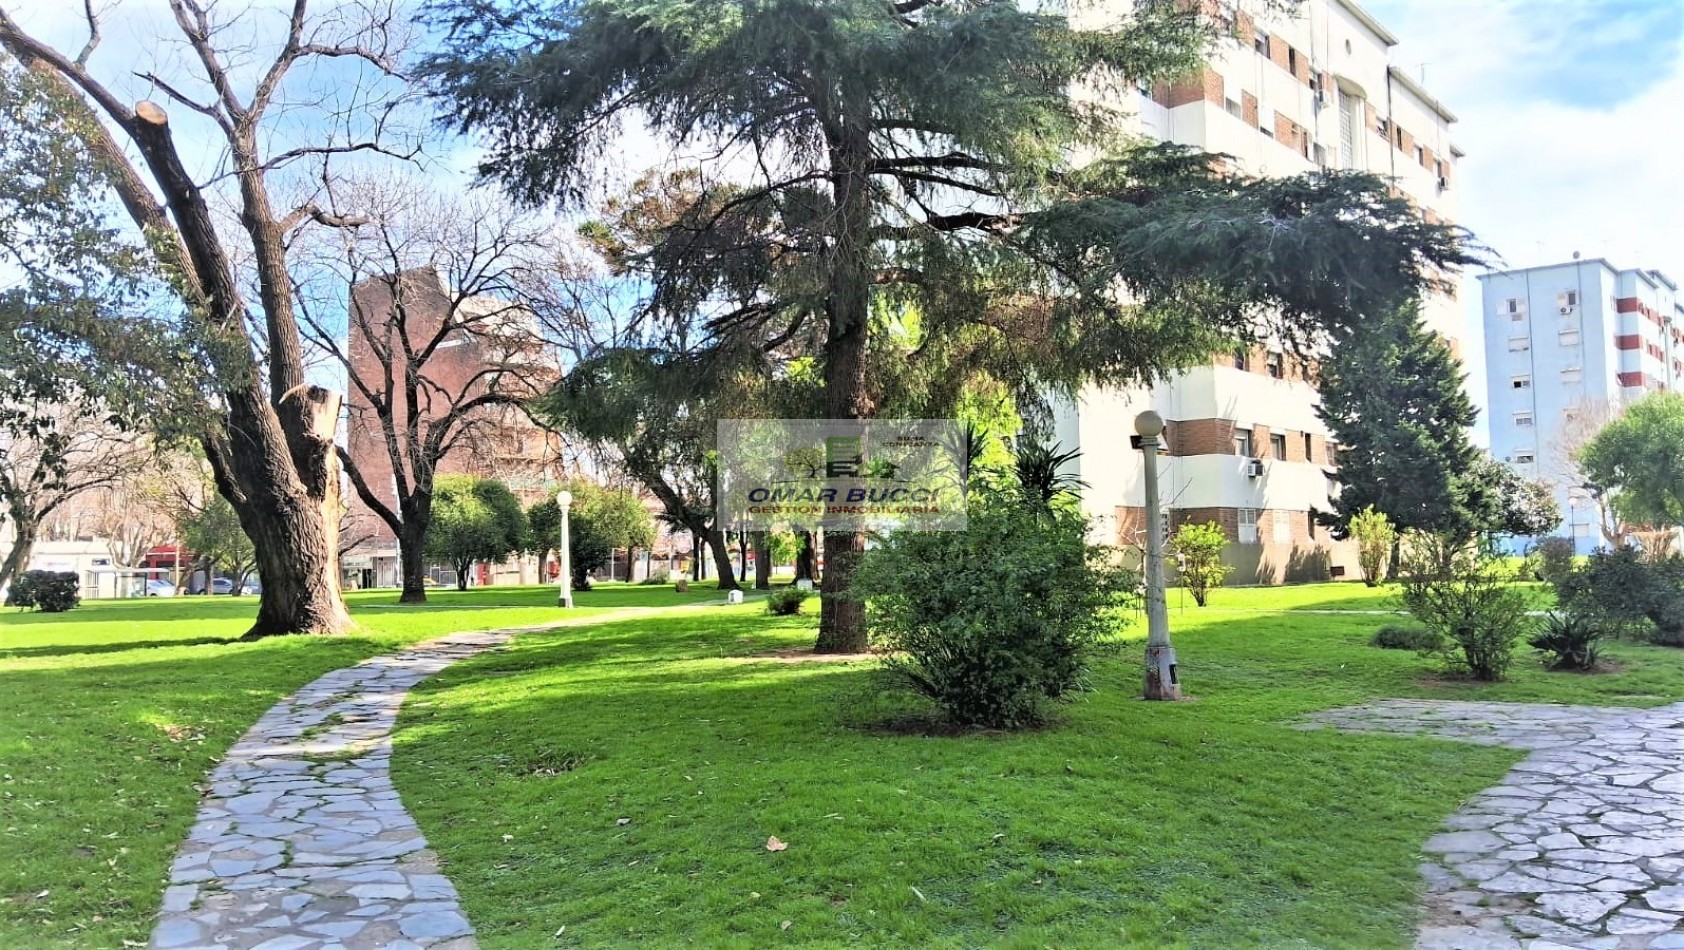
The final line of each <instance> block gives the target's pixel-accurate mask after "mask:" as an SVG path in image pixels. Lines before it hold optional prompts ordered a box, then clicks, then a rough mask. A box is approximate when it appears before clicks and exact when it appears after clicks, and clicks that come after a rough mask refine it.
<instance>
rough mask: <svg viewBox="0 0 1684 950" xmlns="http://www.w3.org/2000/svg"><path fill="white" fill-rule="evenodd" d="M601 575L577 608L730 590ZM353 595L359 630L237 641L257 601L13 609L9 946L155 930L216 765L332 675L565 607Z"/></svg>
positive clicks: (505, 598) (458, 597) (665, 602)
mask: <svg viewBox="0 0 1684 950" xmlns="http://www.w3.org/2000/svg"><path fill="white" fill-rule="evenodd" d="M717 596H718V595H717V593H716V592H714V591H711V590H706V589H699V590H693V591H692V593H690V594H687V595H680V594H677V593H675V592H674V591H673V590H672V589H671V588H670V587H629V586H625V585H603V586H601V587H600V588H599V589H598V590H596V591H590V592H582V593H580V594H579V595H578V604H579V607H578V609H577V610H576V611H574V615H575V616H581V615H602V614H611V613H612V612H613V611H614V610H617V609H623V608H627V607H641V606H656V607H659V606H669V605H676V604H681V603H686V602H697V601H703V600H708V599H712V598H715V597H717ZM396 597H397V595H396V593H395V592H393V591H360V592H356V593H353V594H351V595H350V596H349V597H348V598H347V599H348V600H349V601H350V604H351V609H352V613H353V616H354V617H355V618H356V619H357V621H358V623H359V624H360V625H361V626H362V631H361V632H360V633H358V634H356V635H353V636H344V637H312V638H295V637H279V638H271V639H268V640H264V641H261V642H258V643H239V642H234V639H235V638H237V637H238V636H240V634H241V633H243V632H244V631H245V630H246V628H247V627H248V626H249V625H250V623H251V619H252V617H253V616H254V615H255V614H256V610H257V601H256V598H235V597H213V598H198V597H183V598H172V599H152V600H126V601H90V602H88V603H87V604H86V605H85V606H83V607H81V608H79V609H77V610H75V611H72V612H70V613H66V614H34V613H17V612H14V611H11V610H6V611H3V612H0V947H7V948H13V947H20V948H27V947H38V946H81V947H119V946H122V945H123V942H124V941H144V940H145V939H146V936H147V933H148V931H149V930H150V929H151V926H152V920H153V917H154V915H155V914H156V913H157V908H158V897H159V894H160V893H161V890H162V888H163V885H164V879H165V873H166V871H167V868H168V865H169V860H170V857H171V855H172V854H173V853H174V851H175V848H176V847H177V845H179V844H180V842H181V839H182V838H183V837H184V836H185V835H186V833H187V830H188V828H189V827H191V825H192V822H193V816H194V812H195V811H196V809H197V805H198V800H199V796H200V791H199V788H198V786H199V784H200V782H201V779H202V777H203V775H204V773H205V772H206V771H208V770H209V769H210V767H211V766H212V765H213V764H215V762H216V761H217V760H218V759H219V758H221V756H222V754H223V752H224V751H225V750H226V749H227V748H228V746H229V745H231V744H232V743H233V742H234V740H235V739H237V738H238V737H239V736H240V735H241V734H242V733H243V732H245V730H246V729H247V728H248V727H249V726H250V725H251V724H252V723H253V722H255V721H256V720H257V717H258V716H260V715H262V714H263V712H264V711H265V710H266V709H268V708H269V707H270V706H271V705H273V704H274V703H275V702H276V701H277V700H279V699H280V698H281V697H282V696H284V695H286V694H287V693H289V692H291V691H292V690H294V689H296V688H298V687H299V686H302V685H303V684H305V683H308V682H309V681H311V680H312V679H315V678H316V677H317V676H320V675H322V674H323V673H326V672H328V671H330V670H333V669H337V668H339V667H342V666H348V665H350V664H352V663H356V662H358V661H360V660H362V659H364V658H366V657H369V656H372V655H374V654H377V653H382V652H385V651H387V650H391V649H395V648H397V647H400V646H402V645H404V644H407V643H411V642H415V641H418V640H424V639H427V638H428V637H431V636H435V635H439V634H443V633H447V632H450V631H453V630H473V629H492V628H497V627H508V626H524V625H529V624H537V623H544V622H547V621H553V620H556V619H557V618H558V615H559V611H558V610H557V609H556V607H555V591H554V590H553V589H550V588H485V589H476V590H472V591H469V592H467V593H458V592H455V591H435V592H431V593H430V600H431V602H430V603H429V604H427V605H426V606H422V607H415V606H403V607H399V606H397V605H396V604H395V600H396Z"/></svg>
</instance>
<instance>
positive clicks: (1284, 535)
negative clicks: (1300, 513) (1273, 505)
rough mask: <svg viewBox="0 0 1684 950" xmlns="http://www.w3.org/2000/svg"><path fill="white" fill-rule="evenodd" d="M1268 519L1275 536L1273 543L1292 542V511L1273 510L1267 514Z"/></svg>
mask: <svg viewBox="0 0 1684 950" xmlns="http://www.w3.org/2000/svg"><path fill="white" fill-rule="evenodd" d="M1269 521H1270V522H1271V525H1270V527H1271V529H1272V531H1273V534H1274V536H1275V543H1276V544H1291V543H1292V513H1291V512H1289V511H1276V512H1273V513H1272V514H1270V516H1269Z"/></svg>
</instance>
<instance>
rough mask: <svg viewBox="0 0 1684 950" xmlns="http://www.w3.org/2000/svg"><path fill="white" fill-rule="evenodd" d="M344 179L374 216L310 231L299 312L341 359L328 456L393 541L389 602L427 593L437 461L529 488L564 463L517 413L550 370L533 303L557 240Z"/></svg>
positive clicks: (534, 223) (495, 209)
mask: <svg viewBox="0 0 1684 950" xmlns="http://www.w3.org/2000/svg"><path fill="white" fill-rule="evenodd" d="M347 190H349V189H347ZM354 190H355V191H356V192H357V194H358V195H359V197H358V199H357V202H356V203H357V205H358V206H359V207H361V208H364V209H366V211H367V213H368V215H369V218H370V221H369V223H368V224H367V225H366V226H364V227H362V228H359V229H357V230H356V231H354V232H343V233H342V234H340V235H338V237H340V240H338V241H328V240H323V241H319V242H316V246H315V252H314V253H315V254H316V255H317V257H316V263H317V264H318V265H319V266H313V267H310V268H307V270H308V272H309V273H310V274H311V277H310V279H309V280H308V281H306V282H303V283H301V285H300V286H299V288H298V301H299V304H300V309H299V313H300V316H301V317H302V319H303V322H304V329H305V337H306V340H307V341H308V342H309V343H310V344H311V345H313V346H315V347H317V348H319V349H320V350H321V351H323V352H324V353H326V354H328V356H329V357H330V358H331V361H332V362H334V363H336V364H338V365H339V366H341V367H343V369H344V371H345V375H346V379H347V386H348V387H349V390H350V398H349V399H348V401H347V407H348V413H347V428H348V439H347V445H346V446H345V447H342V448H341V449H340V450H339V458H340V461H341V463H342V464H343V465H344V467H345V472H346V474H347V475H348V476H349V478H350V483H351V485H352V487H353V488H354V489H355V490H356V493H357V497H358V498H359V499H360V500H361V501H362V503H363V505H365V506H366V507H367V508H368V510H369V511H371V512H373V514H374V515H375V516H376V517H378V518H379V520H380V521H381V522H383V523H384V524H385V526H386V527H387V528H388V529H389V530H390V531H391V533H392V535H393V537H395V538H396V540H397V543H398V551H399V561H400V564H401V569H402V570H401V573H402V581H403V593H402V595H401V596H400V598H399V600H400V602H402V603H425V602H426V599H427V589H426V586H425V580H426V566H427V565H426V559H425V556H424V554H423V550H422V548H423V542H424V539H425V537H426V534H427V528H428V525H429V524H431V521H432V504H433V485H434V478H435V476H436V475H438V474H439V473H440V472H441V471H442V470H444V469H442V468H441V466H445V465H449V466H450V467H451V468H453V469H454V470H455V471H462V472H476V470H478V471H477V472H476V473H482V474H487V475H493V476H496V477H498V478H502V479H504V480H507V481H511V482H518V483H526V482H530V483H531V484H532V485H533V487H537V486H540V485H543V484H547V483H550V482H553V481H554V480H556V479H557V478H559V477H560V476H561V474H562V472H561V471H559V470H558V469H556V466H555V462H556V460H557V458H558V451H557V450H558V449H559V445H557V444H553V443H554V442H555V439H554V437H553V436H551V435H550V434H548V433H546V432H544V431H543V430H541V429H539V428H538V427H537V426H536V425H535V424H534V423H533V422H532V421H531V420H530V419H529V418H528V417H527V416H526V413H525V409H524V406H525V404H526V403H527V402H528V401H529V400H530V399H532V398H533V397H535V396H538V395H540V394H542V393H543V392H544V391H545V390H546V389H548V388H549V387H550V386H552V385H553V384H554V383H555V381H556V380H557V378H558V377H559V367H558V364H557V362H556V360H555V358H554V357H553V356H552V355H551V354H552V350H551V348H550V347H548V346H546V345H545V343H544V342H543V339H542V337H541V335H540V332H539V328H538V324H537V317H536V314H535V313H534V311H533V310H532V309H531V307H530V306H529V303H528V301H529V299H530V297H531V295H532V293H533V292H534V290H535V289H538V288H541V287H542V286H543V285H545V284H547V283H548V282H549V276H550V275H551V274H552V273H553V271H554V266H553V262H554V259H555V242H554V240H553V238H552V233H551V228H550V226H549V225H548V224H547V223H546V222H545V221H543V220H542V219H540V218H537V217H534V216H530V215H526V214H521V213H518V212H515V211H513V210H511V209H510V208H508V207H507V206H506V205H503V204H500V203H497V202H494V201H490V200H487V199H485V198H479V199H471V200H467V201H452V200H440V199H437V198H433V197H429V196H427V189H426V186H425V185H424V184H423V183H421V182H417V181H406V180H402V179H400V180H397V181H391V182H388V183H385V184H374V183H362V184H361V185H359V186H357V187H356V188H355V189H354ZM342 193H343V192H342ZM347 296H348V297H349V307H348V308H347V307H345V305H344V301H345V300H346V298H347ZM346 310H348V311H349V315H348V318H347V316H346ZM447 460H448V461H447ZM512 468H527V469H532V470H531V471H526V472H518V471H511V469H512ZM523 475H524V476H525V477H524V478H522V477H521V476H523Z"/></svg>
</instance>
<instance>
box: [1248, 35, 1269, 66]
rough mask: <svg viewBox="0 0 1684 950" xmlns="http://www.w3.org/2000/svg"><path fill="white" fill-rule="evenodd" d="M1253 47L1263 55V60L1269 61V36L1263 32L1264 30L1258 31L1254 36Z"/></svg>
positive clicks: (1252, 39) (1252, 38)
mask: <svg viewBox="0 0 1684 950" xmlns="http://www.w3.org/2000/svg"><path fill="white" fill-rule="evenodd" d="M1251 47H1252V49H1255V50H1257V51H1258V52H1259V53H1262V54H1263V58H1264V59H1267V58H1268V57H1269V34H1267V33H1265V32H1263V31H1262V30H1258V31H1257V32H1255V33H1254V34H1252V37H1251Z"/></svg>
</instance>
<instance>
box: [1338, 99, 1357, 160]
mask: <svg viewBox="0 0 1684 950" xmlns="http://www.w3.org/2000/svg"><path fill="white" fill-rule="evenodd" d="M1362 115H1363V109H1362V99H1361V98H1359V97H1357V96H1353V95H1351V94H1350V93H1348V92H1346V91H1345V90H1343V89H1341V90H1339V163H1340V165H1341V166H1342V167H1344V168H1356V167H1358V157H1357V143H1358V142H1359V141H1361V139H1360V138H1359V137H1358V135H1357V129H1359V128H1361V127H1362V122H1363V119H1362Z"/></svg>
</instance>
